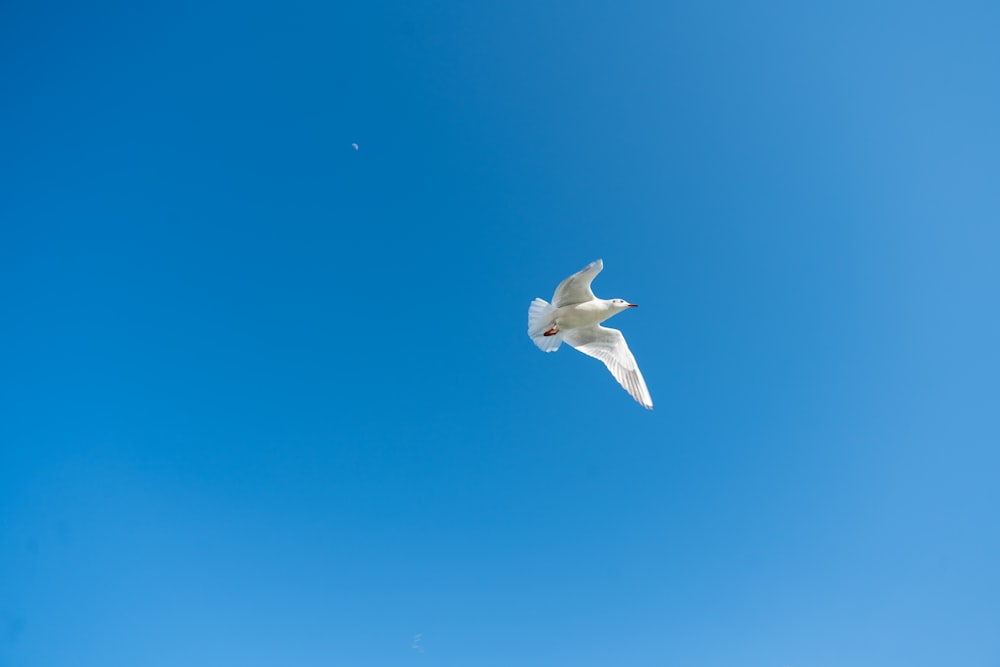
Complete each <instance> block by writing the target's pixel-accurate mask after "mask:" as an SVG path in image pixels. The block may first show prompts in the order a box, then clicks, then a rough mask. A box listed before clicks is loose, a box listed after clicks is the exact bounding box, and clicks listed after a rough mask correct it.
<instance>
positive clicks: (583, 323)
mask: <svg viewBox="0 0 1000 667" xmlns="http://www.w3.org/2000/svg"><path fill="white" fill-rule="evenodd" d="M603 268H604V262H603V261H602V260H600V259H599V260H597V261H594V262H591V263H590V264H588V265H587V266H585V267H584V268H583V269H581V270H580V271H578V272H576V273H574V274H573V275H571V276H570V277H569V278H567V279H566V280H564V281H562V282H561V283H559V287H557V288H556V293H555V294H553V295H552V303H549V302H547V301H545V300H544V299H535V300H534V301H532V302H531V306H530V307H529V308H528V335H529V336H530V337H531V340H532V341H534V343H535V345H537V346H538V347H539V349H541V350H542V351H543V352H555V351H556V350H558V349H559V345H560V344H562V342H563V341H566V342H567V343H568V344H569V345H570V346H571V347H575V348H576V349H577V350H579V351H580V352H583V353H584V354H586V355H588V356H591V357H594V358H595V359H600V360H601V361H603V362H604V365H605V366H607V367H608V370H609V371H611V374H612V375H614V376H615V379H616V380H618V384H620V385H621V386H622V387H624V388H625V391H627V392H628V393H629V394H630V395H631V396H632V398H634V399H635V400H637V401H638V402H639V403H641V404H642V406H643V407H645V408H648V409H650V410H652V409H653V399H652V398H651V397H650V395H649V389H647V388H646V381H645V380H644V379H643V378H642V373H640V372H639V366H638V364H636V363H635V357H633V356H632V352H631V350H629V349H628V344H627V343H626V342H625V336H623V335H622V332H621V331H618V329H609V328H607V327H602V326H601V322H603V321H604V320H606V319H608V318H609V317H612V316H613V315H617V314H618V313H620V312H622V311H623V310H625V309H627V308H635V307H636V306H638V304H635V303H629V302H628V301H625V300H624V299H598V298H597V297H596V296H594V292H593V291H592V290H591V289H590V283H591V282H592V281H593V280H594V278H595V277H596V276H597V274H598V273H600V272H601V270H602V269H603Z"/></svg>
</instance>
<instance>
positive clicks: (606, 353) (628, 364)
mask: <svg viewBox="0 0 1000 667" xmlns="http://www.w3.org/2000/svg"><path fill="white" fill-rule="evenodd" d="M563 336H564V339H565V341H566V342H567V343H569V344H570V345H571V346H573V347H575V348H576V349H578V350H580V351H581V352H583V353H584V354H586V355H589V356H591V357H594V358H595V359H600V360H601V361H603V362H604V365H605V366H607V367H608V370H609V371H611V374H612V375H614V376H615V379H616V380H618V384H620V385H621V386H623V387H624V388H625V391H627V392H628V393H629V394H631V396H632V398H634V399H635V400H637V401H639V403H641V404H642V406H643V407H645V408H648V409H650V410H652V409H653V398H652V397H651V396H650V395H649V389H647V388H646V381H645V380H644V379H643V378H642V373H640V372H639V366H638V364H636V363H635V357H633V356H632V351H631V350H629V349H628V344H627V343H626V342H625V336H623V335H622V332H621V331H618V329H608V328H607V327H602V326H601V325H599V324H593V325H591V326H588V327H577V328H575V329H569V330H567V331H565V332H563Z"/></svg>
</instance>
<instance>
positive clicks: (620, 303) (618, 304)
mask: <svg viewBox="0 0 1000 667" xmlns="http://www.w3.org/2000/svg"><path fill="white" fill-rule="evenodd" d="M611 307H612V308H614V309H615V310H617V311H622V310H625V309H626V308H638V307H639V304H637V303H629V302H628V301H626V300H625V299H611Z"/></svg>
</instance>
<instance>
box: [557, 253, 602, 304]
mask: <svg viewBox="0 0 1000 667" xmlns="http://www.w3.org/2000/svg"><path fill="white" fill-rule="evenodd" d="M603 268H604V262H603V261H602V260H600V259H598V260H595V261H593V262H591V263H590V264H588V265H587V266H585V267H584V268H583V269H581V270H579V271H577V272H576V273H574V274H573V275H571V276H570V277H569V278H567V279H566V280H564V281H562V282H561V283H559V287H557V288H556V293H555V294H553V295H552V305H553V306H555V307H556V308H562V307H563V306H572V305H573V304H574V303H583V302H584V301H590V300H591V299H593V298H594V293H593V292H592V291H591V290H590V283H591V282H592V281H593V280H594V276H596V275H597V274H598V273H600V272H601V269H603Z"/></svg>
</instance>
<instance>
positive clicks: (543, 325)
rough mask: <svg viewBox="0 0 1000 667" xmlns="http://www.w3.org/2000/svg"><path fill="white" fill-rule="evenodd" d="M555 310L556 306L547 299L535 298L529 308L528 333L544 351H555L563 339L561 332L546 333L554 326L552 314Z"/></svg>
mask: <svg viewBox="0 0 1000 667" xmlns="http://www.w3.org/2000/svg"><path fill="white" fill-rule="evenodd" d="M555 312H556V307H555V306H553V305H552V304H551V303H549V302H548V301H546V300H545V299H535V300H534V301H532V302H531V306H530V307H529V308H528V335H529V336H531V340H533V341H534V342H535V345H537V346H538V349H540V350H541V351H543V352H555V351H556V350H558V349H559V345H560V344H561V343H562V341H563V335H562V334H561V333H557V334H553V335H551V336H546V335H545V332H546V331H548V330H549V329H551V328H552V324H553V322H552V314H553V313H555Z"/></svg>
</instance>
